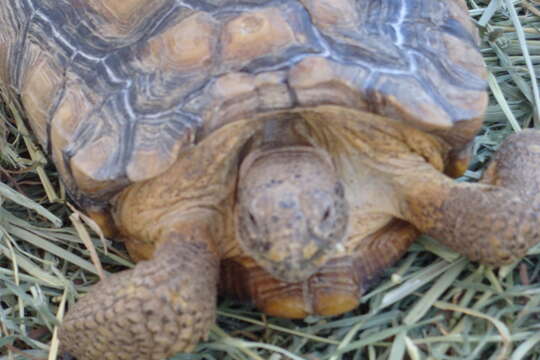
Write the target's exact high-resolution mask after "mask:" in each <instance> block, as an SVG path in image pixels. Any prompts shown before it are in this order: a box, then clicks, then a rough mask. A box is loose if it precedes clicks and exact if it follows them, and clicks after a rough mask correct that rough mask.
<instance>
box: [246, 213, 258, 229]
mask: <svg viewBox="0 0 540 360" xmlns="http://www.w3.org/2000/svg"><path fill="white" fill-rule="evenodd" d="M248 215H249V220H250V221H251V223H252V224H253V225H254V226H257V220H256V219H255V216H254V215H253V214H252V213H248Z"/></svg>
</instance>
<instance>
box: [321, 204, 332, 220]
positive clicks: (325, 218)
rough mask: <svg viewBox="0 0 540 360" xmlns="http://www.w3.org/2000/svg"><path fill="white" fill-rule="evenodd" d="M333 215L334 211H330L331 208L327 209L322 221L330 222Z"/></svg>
mask: <svg viewBox="0 0 540 360" xmlns="http://www.w3.org/2000/svg"><path fill="white" fill-rule="evenodd" d="M331 213H332V209H330V208H329V207H328V208H326V210H325V211H324V214H323V216H322V221H323V222H324V221H326V220H328V218H329V217H330V214H331Z"/></svg>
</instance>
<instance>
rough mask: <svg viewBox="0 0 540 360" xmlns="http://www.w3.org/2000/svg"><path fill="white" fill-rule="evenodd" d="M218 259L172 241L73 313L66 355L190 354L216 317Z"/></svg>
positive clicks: (91, 359)
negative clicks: (150, 258)
mask: <svg viewBox="0 0 540 360" xmlns="http://www.w3.org/2000/svg"><path fill="white" fill-rule="evenodd" d="M217 277H218V260H217V258H216V256H215V255H214V254H213V253H212V252H211V251H209V250H208V248H207V245H206V244H204V243H199V242H186V241H167V242H165V243H164V244H162V245H161V246H160V247H158V249H157V250H156V253H155V254H154V258H153V259H152V260H150V261H142V262H140V263H138V264H137V266H136V267H135V268H134V269H132V270H127V271H124V272H121V273H118V274H114V275H112V276H110V277H109V278H107V279H106V280H104V281H102V282H100V283H99V284H97V285H96V286H95V287H93V288H92V289H91V290H90V292H89V293H88V294H87V295H86V296H84V297H83V298H81V299H80V300H79V301H78V302H77V303H76V304H75V306H74V307H73V308H72V309H70V311H69V313H68V314H67V316H66V317H65V319H64V321H63V323H62V326H61V328H60V332H59V337H60V342H61V346H62V351H66V352H68V353H70V354H71V355H74V356H75V357H76V358H77V359H78V360H98V359H99V360H102V359H142V360H146V359H148V360H150V359H164V358H167V357H169V356H171V355H173V354H175V353H177V352H181V351H183V352H189V351H191V350H192V349H193V348H194V346H195V345H196V344H197V343H198V342H199V340H201V338H204V337H206V335H207V332H208V330H209V328H210V326H211V325H212V324H213V322H214V318H215V302H216V291H217Z"/></svg>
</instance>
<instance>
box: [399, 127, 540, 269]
mask: <svg viewBox="0 0 540 360" xmlns="http://www.w3.org/2000/svg"><path fill="white" fill-rule="evenodd" d="M400 191H401V194H402V195H404V198H402V199H403V200H404V201H402V202H401V207H402V209H401V210H402V213H403V215H404V217H405V218H406V219H407V220H408V221H409V222H411V223H412V224H414V225H415V226H416V227H417V228H418V229H419V230H420V231H422V232H424V233H426V234H427V235H430V236H433V237H434V238H435V239H437V240H440V241H441V242H443V243H444V244H446V245H448V246H449V247H451V248H452V249H454V250H456V251H457V252H459V253H461V254H464V255H466V256H467V257H468V258H469V259H471V260H474V261H480V262H483V263H486V264H490V265H495V266H499V265H503V264H507V263H510V262H512V261H515V260H517V259H519V258H521V257H523V256H524V255H525V254H526V253H527V250H528V249H529V248H530V247H531V246H533V245H535V244H537V243H539V242H540V131H538V130H524V131H522V132H521V133H518V134H514V135H511V136H509V137H508V139H506V141H505V142H504V143H503V144H502V146H501V148H500V149H499V151H498V152H497V153H496V154H495V156H494V159H493V161H492V163H491V164H490V166H489V168H488V170H487V171H486V173H485V174H484V177H483V179H482V181H481V183H480V184H474V183H459V182H455V181H453V180H452V179H450V178H448V177H446V176H444V175H443V174H440V173H439V172H438V171H436V170H435V169H434V168H433V167H431V166H429V165H427V164H424V166H421V165H420V166H418V168H415V169H414V171H413V172H411V173H410V174H407V176H405V177H404V179H402V181H401V183H400Z"/></svg>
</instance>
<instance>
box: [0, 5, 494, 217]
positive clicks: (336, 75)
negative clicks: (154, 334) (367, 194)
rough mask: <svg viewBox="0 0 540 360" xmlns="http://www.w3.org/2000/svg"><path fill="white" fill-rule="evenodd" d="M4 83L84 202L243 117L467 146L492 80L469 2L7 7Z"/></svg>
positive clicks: (2, 13)
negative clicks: (330, 122)
mask: <svg viewBox="0 0 540 360" xmlns="http://www.w3.org/2000/svg"><path fill="white" fill-rule="evenodd" d="M0 24H2V31H1V32H0V78H1V80H3V82H4V83H6V84H7V85H9V86H10V87H11V88H12V89H14V90H15V91H16V92H17V93H19V94H20V95H21V98H22V101H23V104H24V107H25V109H26V111H27V113H28V116H29V119H30V123H31V126H32V129H33V131H34V132H35V134H36V136H37V137H38V138H39V141H40V142H41V144H42V145H43V146H44V148H46V149H47V150H48V151H49V153H50V154H51V156H52V158H53V160H54V161H55V163H56V165H57V166H58V168H59V171H60V173H61V174H62V177H63V179H64V181H65V183H66V185H67V188H68V189H69V191H70V193H71V194H72V195H73V196H74V198H75V199H76V200H78V201H79V203H80V204H81V205H82V206H85V207H88V206H91V205H98V204H100V203H105V202H106V201H107V200H108V198H109V197H110V196H111V194H114V193H115V192H118V191H119V190H120V189H122V188H123V187H125V186H127V185H128V184H130V183H133V182H137V181H141V180H144V179H148V178H152V177H154V176H156V175H157V174H160V173H162V172H164V171H165V170H166V169H167V168H168V167H169V166H170V165H171V164H172V163H173V162H174V161H175V159H176V158H177V157H178V156H180V154H181V151H182V149H185V147H187V146H192V145H194V144H197V143H198V142H199V141H201V139H203V138H205V137H207V136H209V135H211V133H212V131H213V130H215V129H217V128H219V127H221V126H223V125H224V124H226V123H229V122H231V121H234V120H236V119H239V118H247V117H255V116H256V115H259V114H263V113H268V112H271V111H276V110H284V109H285V110H286V109H293V108H299V107H313V106H317V105H322V104H333V105H340V106H345V107H348V108H355V109H359V110H362V111H369V112H374V113H377V114H381V115H384V116H387V117H390V118H393V119H395V120H396V121H400V122H404V123H406V124H409V125H412V126H415V127H417V128H420V129H422V130H425V131H429V132H432V133H435V134H437V135H439V136H441V137H442V138H443V139H445V140H446V141H447V142H448V143H449V144H450V145H451V146H454V147H455V148H461V147H463V146H464V145H465V144H466V143H467V142H468V141H469V140H470V139H471V138H472V137H473V135H474V133H475V132H476V131H477V129H478V127H479V126H480V123H481V120H482V114H483V111H484V107H485V104H486V101H487V99H486V94H485V91H484V90H485V87H486V84H485V70H484V66H483V62H482V58H481V56H480V53H479V51H478V49H477V41H478V39H477V34H476V29H475V28H474V27H473V26H472V25H471V22H470V21H469V20H468V19H467V14H466V8H465V4H464V2H463V1H462V0H445V1H439V0H437V1H434V0H288V1H286V0H275V1H266V0H264V1H263V0H243V1H233V0H184V1H179V0H122V1H118V0H4V1H2V2H1V4H0Z"/></svg>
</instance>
